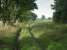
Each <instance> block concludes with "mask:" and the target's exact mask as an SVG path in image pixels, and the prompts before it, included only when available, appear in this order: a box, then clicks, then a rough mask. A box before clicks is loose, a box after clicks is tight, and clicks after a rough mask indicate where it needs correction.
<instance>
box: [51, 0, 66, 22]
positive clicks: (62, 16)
mask: <svg viewBox="0 0 67 50" xmlns="http://www.w3.org/2000/svg"><path fill="white" fill-rule="evenodd" d="M66 2H67V0H54V5H52V8H53V9H54V10H55V12H54V14H53V20H54V21H55V22H57V23H58V22H59V23H67V15H66V14H67V11H66V10H67V7H66V5H67V3H66Z"/></svg>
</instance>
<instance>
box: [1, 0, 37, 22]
mask: <svg viewBox="0 0 67 50" xmlns="http://www.w3.org/2000/svg"><path fill="white" fill-rule="evenodd" d="M33 9H37V5H36V3H35V0H0V20H2V21H3V22H4V23H5V22H9V23H10V22H15V21H16V20H18V19H19V20H23V19H22V17H23V16H22V15H23V13H27V12H28V11H30V10H33Z"/></svg>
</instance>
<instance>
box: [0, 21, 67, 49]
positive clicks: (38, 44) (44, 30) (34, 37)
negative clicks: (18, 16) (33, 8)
mask: <svg viewBox="0 0 67 50" xmlns="http://www.w3.org/2000/svg"><path fill="white" fill-rule="evenodd" d="M26 25H27V24H25V25H24V26H25V27H23V25H22V31H21V32H20V37H19V40H20V45H19V46H20V48H21V50H67V24H56V23H53V22H52V21H51V20H36V21H34V22H33V23H32V24H30V28H31V30H30V31H29V28H28V27H27V26H26ZM16 31H17V27H14V26H10V25H5V26H3V25H0V44H1V45H0V46H6V47H8V46H10V48H2V47H1V50H12V49H11V47H12V46H13V43H14V36H15V34H16ZM3 43H4V44H3Z"/></svg>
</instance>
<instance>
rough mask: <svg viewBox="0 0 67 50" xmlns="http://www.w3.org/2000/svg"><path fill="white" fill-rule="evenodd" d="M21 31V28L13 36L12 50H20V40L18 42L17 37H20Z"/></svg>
mask: <svg viewBox="0 0 67 50" xmlns="http://www.w3.org/2000/svg"><path fill="white" fill-rule="evenodd" d="M21 31H22V28H20V29H19V30H18V31H17V32H16V36H15V40H14V45H13V50H20V47H19V45H20V40H19V36H20V32H21Z"/></svg>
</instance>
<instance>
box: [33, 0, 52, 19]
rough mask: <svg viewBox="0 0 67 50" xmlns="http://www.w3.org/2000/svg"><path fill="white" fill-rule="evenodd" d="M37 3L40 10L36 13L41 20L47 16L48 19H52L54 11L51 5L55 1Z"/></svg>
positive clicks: (46, 0)
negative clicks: (43, 16) (42, 16)
mask: <svg viewBox="0 0 67 50" xmlns="http://www.w3.org/2000/svg"><path fill="white" fill-rule="evenodd" d="M36 3H37V5H38V10H35V11H34V12H35V13H36V14H37V15H38V17H39V18H40V17H41V15H45V16H46V18H48V17H52V13H53V10H52V9H51V4H52V3H53V0H37V1H36Z"/></svg>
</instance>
